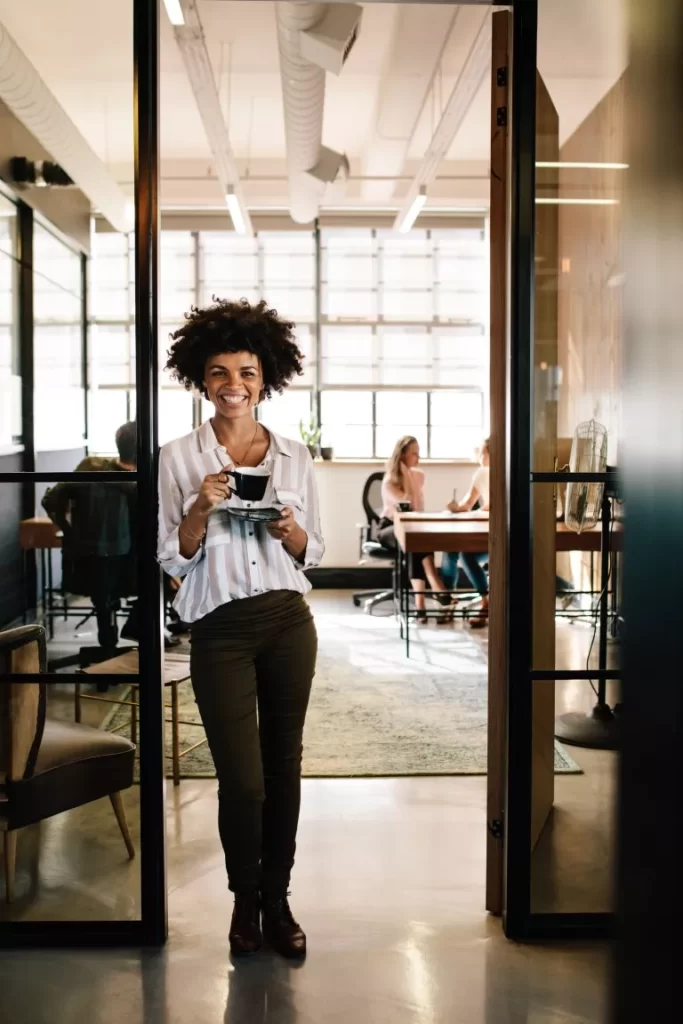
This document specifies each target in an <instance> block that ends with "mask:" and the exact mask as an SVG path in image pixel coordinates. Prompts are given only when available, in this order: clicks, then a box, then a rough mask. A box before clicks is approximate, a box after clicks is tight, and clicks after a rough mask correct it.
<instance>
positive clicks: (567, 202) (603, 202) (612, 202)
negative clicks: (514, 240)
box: [536, 199, 619, 206]
mask: <svg viewBox="0 0 683 1024" xmlns="http://www.w3.org/2000/svg"><path fill="white" fill-rule="evenodd" d="M536 205H537V206H618V205H619V200H618V199H537V200H536Z"/></svg>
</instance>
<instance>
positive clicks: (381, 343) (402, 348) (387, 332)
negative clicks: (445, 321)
mask: <svg viewBox="0 0 683 1024" xmlns="http://www.w3.org/2000/svg"><path fill="white" fill-rule="evenodd" d="M377 340H378V352H379V360H378V362H379V365H378V371H377V376H376V380H377V383H378V384H414V385H416V386H418V387H419V386H420V385H423V386H425V385H429V384H431V383H432V376H433V356H432V351H433V349H432V337H431V334H429V333H428V332H427V331H426V330H425V329H424V328H417V327H405V328H402V327H391V328H389V327H380V328H378V330H377Z"/></svg>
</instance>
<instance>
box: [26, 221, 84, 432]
mask: <svg viewBox="0 0 683 1024" xmlns="http://www.w3.org/2000/svg"><path fill="white" fill-rule="evenodd" d="M33 266H34V275H33V282H34V283H33V317H34V328H33V350H34V379H35V387H34V408H35V420H34V433H35V444H36V448H37V450H39V451H54V450H57V449H68V448H72V449H73V448H78V447H81V446H82V445H83V441H84V434H85V394H84V390H83V324H82V315H83V306H82V301H81V257H80V255H79V253H77V252H76V251H75V250H73V249H71V248H70V247H69V246H68V245H66V244H65V243H64V242H63V241H61V239H59V238H57V237H56V236H55V235H53V234H51V233H50V232H49V231H48V230H47V229H46V228H44V227H43V226H42V225H41V224H39V223H35V224H34V254H33ZM57 406H58V408H59V414H58V415H55V411H56V408H57Z"/></svg>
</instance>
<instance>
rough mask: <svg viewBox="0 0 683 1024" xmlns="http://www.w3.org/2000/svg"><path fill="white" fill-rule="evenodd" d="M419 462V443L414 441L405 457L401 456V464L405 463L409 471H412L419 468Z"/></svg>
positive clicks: (405, 452) (407, 449)
mask: <svg viewBox="0 0 683 1024" xmlns="http://www.w3.org/2000/svg"><path fill="white" fill-rule="evenodd" d="M419 461H420V446H419V444H418V443H417V441H413V442H412V443H411V444H409V445H408V447H407V448H406V450H405V451H404V452H403V455H402V456H401V462H402V463H403V465H404V466H407V468H408V469H412V468H413V467H414V466H417V464H418V462H419Z"/></svg>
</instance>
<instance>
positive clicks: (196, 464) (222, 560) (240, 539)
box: [158, 420, 325, 622]
mask: <svg viewBox="0 0 683 1024" xmlns="http://www.w3.org/2000/svg"><path fill="white" fill-rule="evenodd" d="M263 465H265V466H271V467H272V468H271V474H270V478H269V480H268V487H267V490H266V493H265V495H264V497H263V500H262V501H260V502H247V501H243V500H242V499H241V498H239V497H238V496H237V495H236V494H233V495H232V496H231V497H230V499H229V500H228V501H225V502H222V504H220V505H219V506H218V510H220V509H224V508H227V507H237V508H246V507H258V506H261V505H263V506H264V507H266V506H270V505H271V504H273V505H276V506H280V507H284V506H289V507H290V508H292V509H293V511H294V517H295V519H296V521H297V523H298V524H299V526H301V527H302V528H303V529H304V530H305V531H306V534H307V535H308V543H307V545H306V553H305V556H304V561H303V562H302V563H300V562H297V560H296V559H295V558H293V557H292V556H291V555H290V554H289V553H288V552H287V550H286V549H285V547H284V546H283V544H282V542H281V541H279V540H276V539H275V538H274V537H271V535H270V534H269V533H268V531H267V529H266V527H265V524H262V523H249V522H244V521H239V520H237V519H235V518H233V517H231V516H229V515H228V514H227V513H225V512H223V513H220V512H219V511H218V510H216V511H215V512H213V513H212V514H211V515H210V516H209V520H208V527H207V531H206V535H205V537H204V540H203V542H202V543H201V544H200V546H199V550H198V551H197V553H196V554H195V555H194V557H193V558H184V557H183V556H182V555H181V554H180V539H179V536H178V530H179V527H180V524H181V522H182V520H183V517H184V516H185V515H186V514H187V512H188V510H189V509H190V508H191V507H192V505H193V504H194V503H195V501H196V500H197V495H198V493H199V489H200V487H201V485H202V481H203V480H204V477H205V476H207V475H208V474H209V473H219V472H220V471H221V470H222V469H226V468H227V469H231V468H233V463H232V461H231V459H230V456H229V455H228V453H227V451H226V449H225V447H223V446H222V445H220V444H219V443H218V440H217V438H216V435H215V433H214V430H213V427H212V425H211V421H210V420H207V421H206V423H203V424H202V426H201V427H199V428H198V429H197V430H193V431H192V433H191V434H187V435H186V436H185V437H181V438H178V440H177V441H171V442H169V444H166V445H164V447H163V448H162V449H161V456H160V461H159V547H158V558H159V562H160V563H161V565H162V567H163V569H164V570H165V571H166V572H167V573H169V575H171V576H182V577H184V580H183V584H182V586H181V588H180V592H179V594H178V596H177V598H176V600H175V602H174V607H175V609H176V610H177V612H178V614H179V615H180V617H181V619H182V620H183V621H184V622H195V621H196V620H197V619H201V618H203V617H204V616H205V615H208V614H209V612H212V611H213V610H214V608H217V607H218V606H219V605H222V604H226V603H227V602H228V601H235V600H239V599H240V598H244V597H253V596H255V595H256V594H263V593H265V592H266V591H269V590H294V591H297V592H298V593H300V594H305V593H307V592H308V591H309V590H310V589H311V585H310V583H309V582H308V580H307V578H306V577H305V576H304V569H309V568H311V567H312V566H315V565H318V564H319V562H320V559H321V558H322V556H323V552H324V550H325V549H324V544H323V539H322V537H321V535H320V517H319V514H318V495H317V491H316V486H315V479H314V476H313V463H312V460H311V456H310V454H309V452H308V449H307V448H306V447H305V446H304V445H303V444H300V443H299V442H298V441H290V440H287V439H285V438H283V437H279V436H278V435H277V434H273V433H272V431H271V432H270V448H269V449H268V453H267V455H266V457H265V459H264V461H263Z"/></svg>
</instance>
